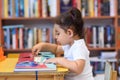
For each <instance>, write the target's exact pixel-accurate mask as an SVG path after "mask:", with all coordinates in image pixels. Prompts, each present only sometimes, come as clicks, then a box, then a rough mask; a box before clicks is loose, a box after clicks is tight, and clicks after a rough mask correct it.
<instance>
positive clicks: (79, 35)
mask: <svg viewBox="0 0 120 80" xmlns="http://www.w3.org/2000/svg"><path fill="white" fill-rule="evenodd" d="M54 33H55V39H56V41H57V43H58V44H60V45H58V44H52V43H39V44H37V45H35V46H34V47H33V49H32V52H33V54H34V55H37V54H38V52H40V51H50V52H52V53H54V54H64V57H56V58H52V59H48V60H46V63H47V62H52V63H56V64H60V65H62V66H64V67H66V68H68V69H69V71H70V72H69V73H68V74H67V75H66V76H65V80H94V79H93V75H92V67H91V66H90V60H89V51H88V49H87V47H86V44H85V41H84V35H83V34H84V29H83V19H82V16H81V12H80V11H79V10H78V9H77V8H72V9H70V10H69V11H67V12H65V13H63V14H61V15H59V16H57V17H55V24H54Z"/></svg>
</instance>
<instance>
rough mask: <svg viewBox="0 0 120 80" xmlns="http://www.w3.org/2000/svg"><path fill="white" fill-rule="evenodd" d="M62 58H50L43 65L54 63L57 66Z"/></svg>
mask: <svg viewBox="0 0 120 80" xmlns="http://www.w3.org/2000/svg"><path fill="white" fill-rule="evenodd" d="M61 58H62V57H57V58H50V59H47V60H46V61H45V63H55V64H59V60H60V59H61Z"/></svg>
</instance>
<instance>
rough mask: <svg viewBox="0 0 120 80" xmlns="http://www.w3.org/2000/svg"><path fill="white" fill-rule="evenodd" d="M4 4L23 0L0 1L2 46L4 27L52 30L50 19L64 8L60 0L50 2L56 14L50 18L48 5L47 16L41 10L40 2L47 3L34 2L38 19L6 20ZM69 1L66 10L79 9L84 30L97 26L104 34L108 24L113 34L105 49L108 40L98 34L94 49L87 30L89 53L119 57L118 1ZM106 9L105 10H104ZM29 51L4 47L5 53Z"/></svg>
mask: <svg viewBox="0 0 120 80" xmlns="http://www.w3.org/2000/svg"><path fill="white" fill-rule="evenodd" d="M4 1H24V0H0V11H1V13H0V15H1V16H0V45H2V46H4V45H5V39H4V30H3V26H6V25H18V24H22V25H25V27H29V25H32V26H31V27H32V28H33V27H36V24H37V27H39V25H40V26H41V28H42V27H44V25H46V24H48V25H47V27H50V28H52V27H53V22H52V18H53V17H54V16H56V15H59V14H60V13H61V11H62V10H61V9H62V8H63V9H65V8H66V6H64V5H62V4H61V0H54V1H53V0H52V1H53V2H51V4H53V6H52V8H51V9H52V11H55V12H53V14H54V15H50V14H49V13H50V11H49V10H48V6H47V11H48V13H44V12H45V11H46V8H42V7H44V6H45V5H44V4H45V3H42V1H46V0H36V1H38V3H39V4H38V9H37V12H38V13H39V14H37V16H35V15H33V16H31V15H30V16H25V15H22V16H20V17H19V16H16V17H13V16H12V17H6V16H4V14H3V13H4V12H5V11H6V9H4V8H5V7H6V6H7V5H6V6H4V5H3V2H4ZM26 1H28V0H26ZM29 1H32V0H29ZM49 1H51V0H48V2H49ZM70 1H73V2H72V3H71V4H70V5H68V7H71V6H74V7H77V8H78V9H80V10H81V12H82V15H83V19H84V22H85V25H84V26H85V28H86V30H88V27H90V28H91V29H92V30H94V29H93V28H92V27H93V26H99V27H101V26H102V27H103V28H102V30H103V32H106V31H105V30H104V28H105V27H106V26H107V25H110V26H111V27H112V28H114V32H113V36H112V37H113V38H112V39H113V40H112V41H111V42H110V44H109V45H110V46H106V44H107V43H105V42H107V41H106V40H104V38H103V37H105V36H103V33H102V34H101V33H100V34H101V35H102V43H100V44H99V41H98V42H95V43H94V45H95V46H94V45H93V41H92V37H93V35H92V33H90V34H87V33H88V31H87V33H86V42H87V45H88V48H89V50H90V52H91V54H94V55H96V54H97V53H98V54H99V53H100V52H101V51H116V52H117V54H118V55H119V54H120V53H119V52H120V9H119V7H120V6H119V3H120V0H70ZM100 1H102V2H100ZM86 2H87V3H86ZM40 4H42V5H41V6H40ZM93 4H94V5H95V6H96V5H97V7H94V5H93ZM100 4H102V5H103V7H100ZM106 4H107V5H106ZM86 5H88V6H86ZM111 5H112V6H111ZM24 7H25V6H24ZM104 7H105V8H104ZM8 9H9V8H8ZM22 9H25V10H27V9H26V8H22ZM105 9H107V11H106V10H105ZM108 9H110V10H108ZM13 10H14V9H13ZM94 10H95V11H94ZM51 13H52V12H51ZM30 14H33V12H31V11H30ZM14 15H15V14H14ZM7 16H8V14H7ZM108 33H109V32H108ZM90 36H91V37H90ZM99 36H100V35H99ZM108 36H109V35H107V36H106V37H105V39H106V38H108ZM110 37H111V36H110ZM97 38H98V37H97ZM89 39H91V40H89ZM98 39H99V38H98ZM100 39H101V38H100ZM94 41H95V40H94ZM96 41H97V40H96ZM91 42H92V46H91ZM98 44H99V45H98ZM101 45H102V46H101ZM30 50H31V49H25V48H22V49H19V48H17V49H6V48H4V51H5V53H9V52H25V51H30ZM93 51H95V53H93ZM96 52H97V53H96Z"/></svg>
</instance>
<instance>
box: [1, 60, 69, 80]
mask: <svg viewBox="0 0 120 80" xmlns="http://www.w3.org/2000/svg"><path fill="white" fill-rule="evenodd" d="M16 62H17V58H7V59H6V60H5V61H3V62H0V80H64V75H65V74H66V73H67V72H68V70H67V69H65V68H62V67H60V66H58V67H57V70H56V71H44V72H43V71H42V72H41V71H39V72H37V73H36V72H14V67H15V64H16ZM36 76H37V78H36Z"/></svg>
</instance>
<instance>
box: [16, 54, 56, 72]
mask: <svg viewBox="0 0 120 80" xmlns="http://www.w3.org/2000/svg"><path fill="white" fill-rule="evenodd" d="M54 57H55V55H54V54H52V53H51V52H41V53H40V54H39V55H38V56H36V57H33V55H32V54H31V53H21V54H20V56H19V59H18V62H17V64H16V67H15V70H14V71H48V70H56V64H54V63H44V62H45V60H47V59H49V58H54Z"/></svg>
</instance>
